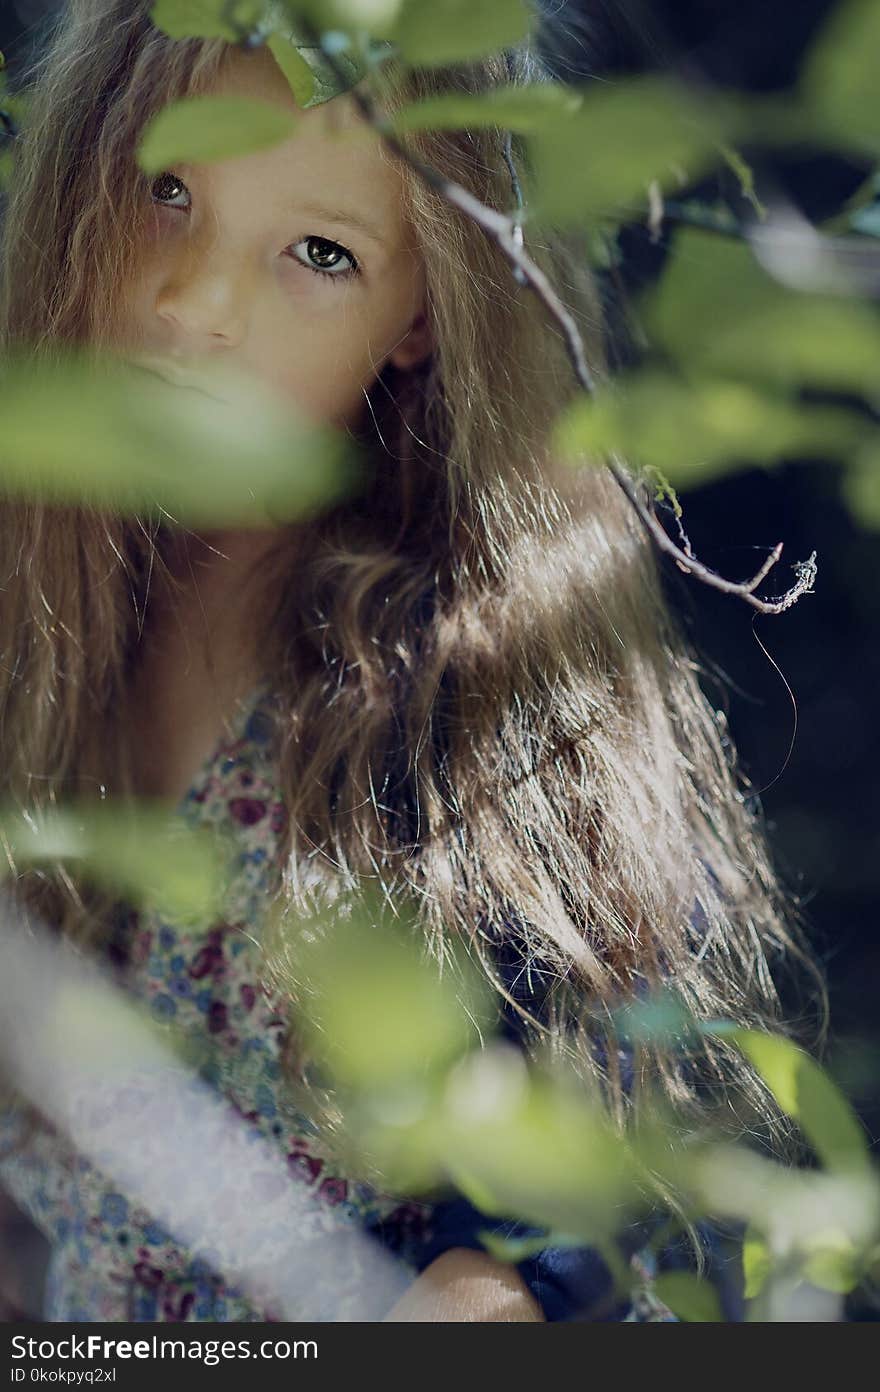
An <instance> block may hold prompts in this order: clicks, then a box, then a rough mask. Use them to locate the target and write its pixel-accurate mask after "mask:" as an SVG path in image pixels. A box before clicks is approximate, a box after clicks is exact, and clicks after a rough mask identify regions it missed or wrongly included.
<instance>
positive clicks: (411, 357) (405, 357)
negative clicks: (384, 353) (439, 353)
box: [389, 309, 434, 370]
mask: <svg viewBox="0 0 880 1392" xmlns="http://www.w3.org/2000/svg"><path fill="white" fill-rule="evenodd" d="M433 347H434V336H433V334H432V333H431V325H430V323H429V321H428V315H427V313H426V311H425V310H424V309H420V310H419V312H418V314H417V315H416V317H415V319H413V321H412V324H411V326H410V329H409V332H408V333H407V335H406V338H404V339H401V341H400V343H398V345H397V347H396V348H395V349H394V351H393V352H392V353H391V355H390V358H389V361H390V362H392V363H393V364H394V366H395V367H399V368H402V369H403V370H408V369H409V368H411V367H417V366H418V364H419V363H421V362H424V360H425V358H427V357H428V355H429V354H430V353H431V352H432V350H433Z"/></svg>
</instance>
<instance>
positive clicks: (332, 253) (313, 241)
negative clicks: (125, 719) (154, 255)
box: [150, 172, 360, 280]
mask: <svg viewBox="0 0 880 1392" xmlns="http://www.w3.org/2000/svg"><path fill="white" fill-rule="evenodd" d="M163 186H164V189H165V190H167V191H162V192H157V190H161V189H162V188H163ZM150 188H151V193H152V198H153V202H154V203H163V204H167V203H168V202H169V199H172V198H179V197H180V196H181V195H180V194H179V193H175V192H174V190H175V189H183V190H184V193H186V192H187V188H186V184H185V183H184V182H183V180H182V179H178V177H177V175H176V174H172V173H170V172H169V173H167V174H160V175H159V176H158V178H156V179H154V180H153V182H152V184H151V186H150ZM176 206H178V207H179V206H180V205H179V204H178V205H176ZM301 247H302V248H304V250H303V251H302V252H300V248H301ZM288 250H290V251H291V252H292V253H293V255H294V257H295V259H296V260H297V261H299V262H300V264H301V265H303V266H307V267H308V269H309V270H310V271H314V272H315V274H316V275H324V276H332V277H334V278H335V279H337V280H345V279H347V278H348V277H350V276H355V275H357V274H358V272H359V269H360V268H359V266H358V263H357V259H356V258H355V256H354V255H353V254H352V253H351V252H350V251H349V250H348V248H347V247H344V246H342V244H341V243H340V242H331V241H330V240H329V238H327V237H317V236H310V237H303V239H302V240H301V241H299V242H292V243H291V245H290V247H289V248H288Z"/></svg>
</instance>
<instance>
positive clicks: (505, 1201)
mask: <svg viewBox="0 0 880 1392" xmlns="http://www.w3.org/2000/svg"><path fill="white" fill-rule="evenodd" d="M438 1135H439V1136H440V1137H441V1138H442V1141H443V1144H444V1146H445V1165H446V1170H447V1172H448V1174H449V1175H450V1177H451V1178H452V1179H453V1181H454V1182H455V1184H456V1185H457V1186H458V1188H459V1189H460V1190H461V1191H462V1193H464V1194H465V1195H466V1196H467V1197H468V1198H470V1199H471V1202H472V1203H474V1204H475V1205H476V1206H477V1207H478V1208H480V1209H481V1210H482V1211H483V1212H486V1213H490V1214H495V1215H497V1216H499V1217H510V1216H512V1215H517V1216H519V1217H521V1218H522V1219H524V1220H525V1221H527V1222H529V1223H531V1224H534V1225H535V1226H538V1227H546V1228H550V1229H551V1230H553V1231H559V1232H566V1233H569V1234H572V1235H577V1236H578V1237H579V1238H580V1240H581V1241H582V1242H588V1243H589V1242H596V1241H602V1240H604V1239H605V1238H608V1237H611V1236H612V1235H613V1233H614V1232H616V1231H618V1230H619V1228H620V1227H621V1226H622V1225H623V1223H624V1222H625V1221H626V1218H627V1215H628V1213H629V1212H630V1211H635V1210H636V1209H638V1208H639V1207H640V1205H641V1204H642V1202H643V1196H642V1193H641V1191H640V1190H639V1187H638V1178H639V1176H640V1173H641V1171H640V1164H639V1161H638V1160H637V1158H636V1157H635V1156H634V1155H633V1153H632V1152H631V1151H630V1149H629V1147H628V1145H627V1143H626V1142H625V1141H624V1140H623V1139H622V1138H621V1137H620V1136H619V1135H618V1134H617V1133H616V1132H615V1131H614V1129H613V1127H612V1125H611V1123H610V1121H609V1119H608V1118H607V1116H606V1114H605V1112H604V1109H603V1107H602V1105H601V1104H600V1102H599V1101H598V1100H593V1099H591V1098H589V1097H588V1096H587V1095H586V1094H585V1093H584V1092H583V1090H581V1089H580V1088H578V1087H576V1086H574V1085H573V1083H572V1081H571V1079H570V1078H568V1077H566V1076H565V1075H564V1074H563V1073H562V1072H561V1071H559V1072H557V1074H556V1075H554V1074H552V1073H544V1072H542V1071H537V1070H530V1069H527V1068H526V1066H525V1064H524V1061H523V1059H522V1057H521V1056H520V1055H519V1051H518V1050H516V1049H514V1048H512V1046H510V1045H507V1044H500V1045H495V1046H494V1047H491V1048H487V1049H481V1050H476V1051H474V1052H472V1053H471V1054H470V1055H468V1057H467V1058H465V1059H464V1060H462V1062H461V1063H459V1064H458V1065H457V1066H456V1068H455V1069H454V1070H453V1072H452V1074H451V1075H450V1077H449V1080H448V1086H447V1094H446V1112H445V1125H444V1126H443V1127H442V1128H440V1129H438Z"/></svg>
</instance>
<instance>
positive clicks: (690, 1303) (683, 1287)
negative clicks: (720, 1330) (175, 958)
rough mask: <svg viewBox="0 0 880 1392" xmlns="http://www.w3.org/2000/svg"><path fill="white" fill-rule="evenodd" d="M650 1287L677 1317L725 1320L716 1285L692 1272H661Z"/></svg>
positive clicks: (696, 1319)
mask: <svg viewBox="0 0 880 1392" xmlns="http://www.w3.org/2000/svg"><path fill="white" fill-rule="evenodd" d="M651 1290H652V1291H653V1292H654V1294H655V1295H656V1296H657V1297H658V1298H659V1299H660V1300H662V1301H663V1304H664V1305H667V1306H668V1307H669V1309H670V1310H671V1311H672V1313H673V1314H674V1315H678V1317H679V1319H683V1320H689V1321H692V1322H699V1323H703V1324H723V1323H724V1322H725V1321H724V1315H723V1313H722V1311H721V1302H720V1300H719V1298H718V1292H717V1291H716V1289H715V1287H714V1286H713V1285H712V1283H711V1282H710V1281H704V1280H702V1279H701V1278H700V1277H699V1276H695V1275H694V1274H693V1272H691V1271H664V1272H662V1273H661V1275H659V1276H657V1277H655V1278H654V1280H653V1281H652V1282H651Z"/></svg>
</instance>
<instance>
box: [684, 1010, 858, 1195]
mask: <svg viewBox="0 0 880 1392" xmlns="http://www.w3.org/2000/svg"><path fill="white" fill-rule="evenodd" d="M705 1028H706V1029H707V1032H712V1033H716V1034H721V1035H722V1036H723V1037H724V1038H728V1039H731V1040H732V1041H733V1043H734V1044H736V1045H737V1047H738V1048H739V1049H741V1050H742V1052H743V1053H744V1054H745V1056H746V1058H747V1059H749V1061H750V1062H751V1063H752V1064H753V1065H754V1067H755V1068H756V1069H757V1071H758V1072H759V1073H760V1075H761V1077H762V1078H763V1080H764V1082H765V1083H766V1084H767V1086H768V1087H769V1089H770V1091H771V1092H772V1093H773V1096H774V1097H775V1098H776V1101H777V1103H778V1104H779V1106H780V1107H781V1109H782V1110H783V1111H784V1112H786V1113H787V1115H788V1116H790V1117H792V1118H793V1119H794V1120H795V1121H797V1122H798V1124H799V1125H800V1127H801V1130H802V1131H803V1133H804V1135H805V1136H806V1137H807V1139H808V1140H809V1142H810V1144H811V1145H812V1147H813V1149H814V1150H815V1152H816V1154H817V1155H818V1157H819V1159H820V1160H821V1161H822V1163H823V1164H824V1165H825V1166H826V1167H827V1168H828V1169H829V1170H839V1169H846V1170H852V1169H856V1170H860V1171H864V1170H869V1169H870V1153H869V1149H868V1143H867V1138H866V1136H865V1133H864V1130H863V1129H862V1125H861V1123H860V1122H859V1120H858V1117H857V1116H856V1114H855V1112H854V1111H853V1109H852V1107H851V1106H850V1104H849V1102H848V1101H847V1100H846V1098H845V1097H844V1096H843V1094H842V1093H841V1092H840V1090H839V1089H838V1088H837V1087H836V1086H835V1084H834V1083H833V1082H832V1081H831V1079H830V1078H829V1076H828V1074H827V1073H826V1072H825V1071H824V1069H822V1068H821V1067H820V1066H819V1064H818V1063H816V1061H815V1059H812V1058H811V1057H810V1055H809V1054H807V1053H805V1052H804V1051H803V1049H799V1048H798V1047H797V1045H795V1044H792V1042H791V1041H790V1040H788V1039H785V1038H783V1037H782V1036H781V1035H776V1034H764V1033H762V1032H761V1031H760V1030H750V1029H741V1028H739V1027H738V1026H731V1027H722V1028H719V1027H718V1026H717V1025H714V1026H713V1025H708V1026H705Z"/></svg>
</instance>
